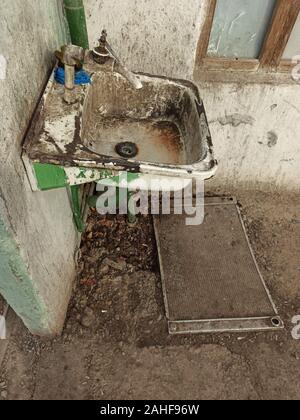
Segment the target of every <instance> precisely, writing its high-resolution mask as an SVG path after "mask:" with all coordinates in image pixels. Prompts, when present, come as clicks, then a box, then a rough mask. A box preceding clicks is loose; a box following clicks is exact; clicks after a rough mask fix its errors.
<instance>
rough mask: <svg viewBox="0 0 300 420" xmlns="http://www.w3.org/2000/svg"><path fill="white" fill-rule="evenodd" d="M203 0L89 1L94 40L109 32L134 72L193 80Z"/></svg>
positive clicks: (116, 47) (93, 43)
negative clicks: (191, 78)
mask: <svg viewBox="0 0 300 420" xmlns="http://www.w3.org/2000/svg"><path fill="white" fill-rule="evenodd" d="M202 1H203V0H193V1H190V0H173V1H169V0H84V4H85V7H86V13H87V22H88V30H89V38H90V43H91V45H96V44H97V40H98V39H99V37H100V35H101V31H102V29H103V28H105V29H106V30H107V31H108V36H109V41H110V43H111V44H112V47H113V48H114V50H115V51H116V52H117V54H118V55H119V56H120V58H121V59H122V60H123V61H124V63H126V64H128V65H129V66H130V67H131V69H132V70H136V71H144V72H146V73H154V74H167V75H168V76H172V77H187V78H190V77H192V74H193V68H194V59H195V53H196V47H197V43H198V37H199V31H200V27H201V25H202V20H203V10H201V4H202Z"/></svg>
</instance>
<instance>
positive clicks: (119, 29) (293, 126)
mask: <svg viewBox="0 0 300 420" xmlns="http://www.w3.org/2000/svg"><path fill="white" fill-rule="evenodd" d="M209 1H210V0H202V1H201V0H195V1H189V0H173V1H171V2H170V1H168V0H151V1H150V0H122V1H119V0H84V2H85V6H86V9H87V20H88V29H89V36H90V39H91V41H92V44H95V43H96V41H97V39H98V37H99V34H100V33H101V29H102V28H103V27H105V28H106V29H107V30H108V33H109V39H110V41H111V43H112V46H113V47H114V49H115V50H116V51H117V53H118V54H119V55H120V57H121V58H122V59H123V60H124V62H125V63H126V64H127V65H128V67H130V68H132V69H133V70H140V71H144V72H150V73H151V72H152V73H156V74H162V75H166V76H173V77H174V76H175V77H182V78H190V79H191V78H192V75H193V70H194V62H195V54H196V46H197V42H198V40H199V37H200V31H201V29H202V23H203V19H204V16H205V13H206V9H207V4H208V2H209ZM299 54H300V50H299ZM199 86H200V89H201V94H202V96H203V98H204V100H205V104H206V108H207V113H208V118H209V120H210V122H211V129H212V134H213V140H214V144H215V149H216V155H217V157H218V158H219V160H220V170H219V172H218V174H217V176H216V178H215V180H214V182H213V183H210V184H209V185H211V186H220V187H223V188H225V187H226V188H227V187H228V188H230V187H232V186H233V187H238V186H242V187H250V188H253V187H257V185H258V183H260V182H261V183H262V186H261V188H269V187H272V188H274V187H278V188H287V189H298V188H299V184H300V183H299V174H300V165H299V161H300V148H299V144H300V118H299V113H300V100H299V89H300V87H299V85H296V84H295V83H294V84H290V85H279V86H276V85H274V86H272V85H263V84H246V83H239V84H231V83H220V84H219V83H210V84H209V83H204V84H203V83H199Z"/></svg>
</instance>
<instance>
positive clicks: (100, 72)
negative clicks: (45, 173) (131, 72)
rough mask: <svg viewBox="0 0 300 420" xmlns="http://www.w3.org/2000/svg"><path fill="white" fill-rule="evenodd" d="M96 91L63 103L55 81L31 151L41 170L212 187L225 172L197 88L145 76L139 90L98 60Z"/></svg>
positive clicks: (80, 92)
mask: <svg viewBox="0 0 300 420" xmlns="http://www.w3.org/2000/svg"><path fill="white" fill-rule="evenodd" d="M85 69H86V70H87V71H88V72H89V73H90V74H91V75H92V84H91V85H88V86H76V88H75V89H76V95H77V99H78V100H77V103H75V104H72V105H69V104H66V103H65V102H64V101H63V93H64V87H63V86H61V85H58V84H57V83H55V82H54V78H53V76H52V78H51V80H50V81H49V83H48V86H47V89H46V92H45V94H44V96H43V99H42V102H41V104H40V107H39V110H38V112H37V114H36V116H35V119H34V122H33V124H32V127H31V130H30V132H29V135H28V138H27V141H26V144H25V150H26V154H27V155H28V157H29V159H30V160H31V161H33V162H38V163H47V164H54V165H60V166H62V167H80V168H89V169H99V170H102V169H105V170H112V171H116V172H117V171H122V170H125V171H129V172H136V173H140V174H145V175H146V176H148V177H149V176H151V177H153V176H160V177H161V176H172V177H180V178H186V179H193V178H196V179H202V180H205V179H208V178H210V177H212V176H213V175H214V174H215V172H216V168H217V164H216V161H215V160H214V156H213V147H212V141H211V136H210V132H209V127H208V124H207V119H206V115H205V110H204V107H203V103H202V101H201V99H200V97H199V93H198V89H197V87H196V86H195V85H194V84H192V83H191V82H187V81H181V80H172V79H167V78H163V77H155V76H149V75H145V74H139V75H138V77H139V79H140V81H141V82H142V85H143V87H142V89H139V90H138V89H134V88H133V87H132V85H131V84H130V83H129V82H128V80H127V79H125V78H124V77H123V76H121V75H120V74H119V73H117V72H114V71H113V70H112V65H111V63H107V64H105V65H102V66H100V65H98V64H97V63H95V62H93V60H92V59H91V58H89V59H88V62H87V63H86V64H85Z"/></svg>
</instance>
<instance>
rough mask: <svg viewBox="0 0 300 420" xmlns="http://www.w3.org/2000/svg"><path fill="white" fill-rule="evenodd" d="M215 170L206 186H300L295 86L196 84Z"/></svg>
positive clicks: (299, 103) (299, 89) (298, 91)
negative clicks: (210, 135) (199, 93)
mask: <svg viewBox="0 0 300 420" xmlns="http://www.w3.org/2000/svg"><path fill="white" fill-rule="evenodd" d="M200 90H201V96H202V98H203V100H204V103H205V107H206V112H207V115H208V120H209V122H210V128H211V133H212V136H213V140H214V146H215V152H216V156H217V158H218V160H219V172H218V173H217V175H216V177H215V179H214V180H213V181H212V182H210V183H208V186H210V187H213V186H219V187H222V188H224V189H228V190H229V189H230V188H232V187H234V188H241V187H242V188H247V189H251V188H253V187H255V188H261V189H271V190H272V189H281V188H285V189H288V190H300V164H299V162H300V100H299V98H300V86H298V85H296V84H291V85H280V86H276V85H268V84H254V85H253V84H232V83H226V84H222V83H200Z"/></svg>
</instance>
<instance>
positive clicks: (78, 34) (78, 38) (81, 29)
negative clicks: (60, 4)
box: [64, 0, 89, 50]
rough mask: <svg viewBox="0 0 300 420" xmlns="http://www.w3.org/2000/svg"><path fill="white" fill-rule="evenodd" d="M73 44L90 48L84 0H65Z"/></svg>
mask: <svg viewBox="0 0 300 420" xmlns="http://www.w3.org/2000/svg"><path fill="white" fill-rule="evenodd" d="M64 6H65V11H66V17H67V21H68V24H69V29H70V35H71V40H72V44H74V45H78V46H79V47H82V48H85V49H86V50H88V49H89V38H88V31H87V24H86V17H85V10H84V5H83V0H64Z"/></svg>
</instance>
